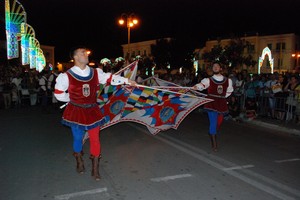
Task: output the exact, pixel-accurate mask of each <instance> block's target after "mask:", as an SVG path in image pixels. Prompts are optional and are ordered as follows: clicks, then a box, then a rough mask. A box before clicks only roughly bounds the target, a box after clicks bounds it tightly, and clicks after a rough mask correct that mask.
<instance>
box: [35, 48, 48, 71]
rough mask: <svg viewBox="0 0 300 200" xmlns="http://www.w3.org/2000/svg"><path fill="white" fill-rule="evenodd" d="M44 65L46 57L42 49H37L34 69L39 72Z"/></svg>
mask: <svg viewBox="0 0 300 200" xmlns="http://www.w3.org/2000/svg"><path fill="white" fill-rule="evenodd" d="M45 66H46V59H45V56H44V53H43V50H42V49H40V48H39V49H37V57H36V70H38V71H39V72H41V71H42V70H43V69H44V67H45Z"/></svg>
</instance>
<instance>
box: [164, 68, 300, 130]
mask: <svg viewBox="0 0 300 200" xmlns="http://www.w3.org/2000/svg"><path fill="white" fill-rule="evenodd" d="M210 75H211V74H210V71H200V72H199V73H198V75H197V76H196V77H195V76H194V74H192V73H183V74H179V73H177V74H174V75H170V74H165V75H161V76H160V78H161V79H164V80H167V81H170V82H173V83H176V84H178V85H181V86H193V85H195V84H196V83H199V82H200V81H201V80H202V79H203V78H206V77H209V76H210ZM225 75H226V76H227V77H228V78H230V79H231V80H232V82H233V87H234V92H233V94H232V95H231V96H230V97H229V98H228V106H229V115H228V116H227V117H228V118H231V119H233V120H235V121H244V120H253V119H255V118H256V117H258V116H262V117H268V118H271V119H274V120H279V121H281V122H286V121H290V120H292V121H293V122H295V123H297V124H299V125H300V77H299V73H288V72H285V73H278V72H274V73H273V74H271V73H269V74H250V73H248V72H247V70H242V71H241V72H235V71H232V72H230V73H226V74H225Z"/></svg>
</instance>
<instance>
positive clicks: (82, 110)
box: [54, 47, 136, 180]
mask: <svg viewBox="0 0 300 200" xmlns="http://www.w3.org/2000/svg"><path fill="white" fill-rule="evenodd" d="M70 57H71V58H72V59H74V66H73V67H72V68H70V69H69V70H68V71H67V72H66V73H61V74H60V75H59V76H58V77H57V78H56V84H55V91H54V94H55V97H56V98H57V99H58V100H59V101H63V102H68V104H67V106H66V108H65V110H64V113H63V116H62V123H63V124H64V125H67V126H69V127H71V130H72V134H73V151H74V153H73V155H74V157H75V158H76V164H77V167H76V169H77V172H78V173H83V172H84V171H85V167H84V163H83V157H82V156H83V151H82V145H83V144H82V139H83V137H84V134H85V132H86V131H87V132H88V134H89V138H90V159H91V160H92V176H93V177H94V179H95V180H100V174H99V161H100V158H101V148H100V147H101V145H100V139H99V131H100V126H101V125H103V124H104V118H103V117H104V116H103V115H102V114H101V112H100V109H99V106H98V105H97V103H96V101H97V100H96V98H97V96H96V92H97V90H98V88H99V84H105V83H110V84H112V85H121V84H130V85H135V84H136V83H135V81H131V80H129V79H127V78H124V77H121V76H117V75H112V74H111V73H104V72H103V71H102V70H100V69H99V68H96V69H94V68H91V67H89V66H88V65H87V64H88V62H89V59H88V54H87V50H86V48H85V47H76V48H74V49H72V50H71V52H70Z"/></svg>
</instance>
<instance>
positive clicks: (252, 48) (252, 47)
mask: <svg viewBox="0 0 300 200" xmlns="http://www.w3.org/2000/svg"><path fill="white" fill-rule="evenodd" d="M254 50H255V45H254V44H250V45H249V46H248V53H254Z"/></svg>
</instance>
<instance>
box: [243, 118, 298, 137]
mask: <svg viewBox="0 0 300 200" xmlns="http://www.w3.org/2000/svg"><path fill="white" fill-rule="evenodd" d="M247 123H249V124H254V125H258V126H262V127H265V128H269V129H273V130H280V131H283V132H287V133H289V134H290V135H297V136H300V130H298V129H294V128H287V127H283V126H279V125H276V124H270V123H266V122H262V121H255V120H253V121H248V122H247Z"/></svg>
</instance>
